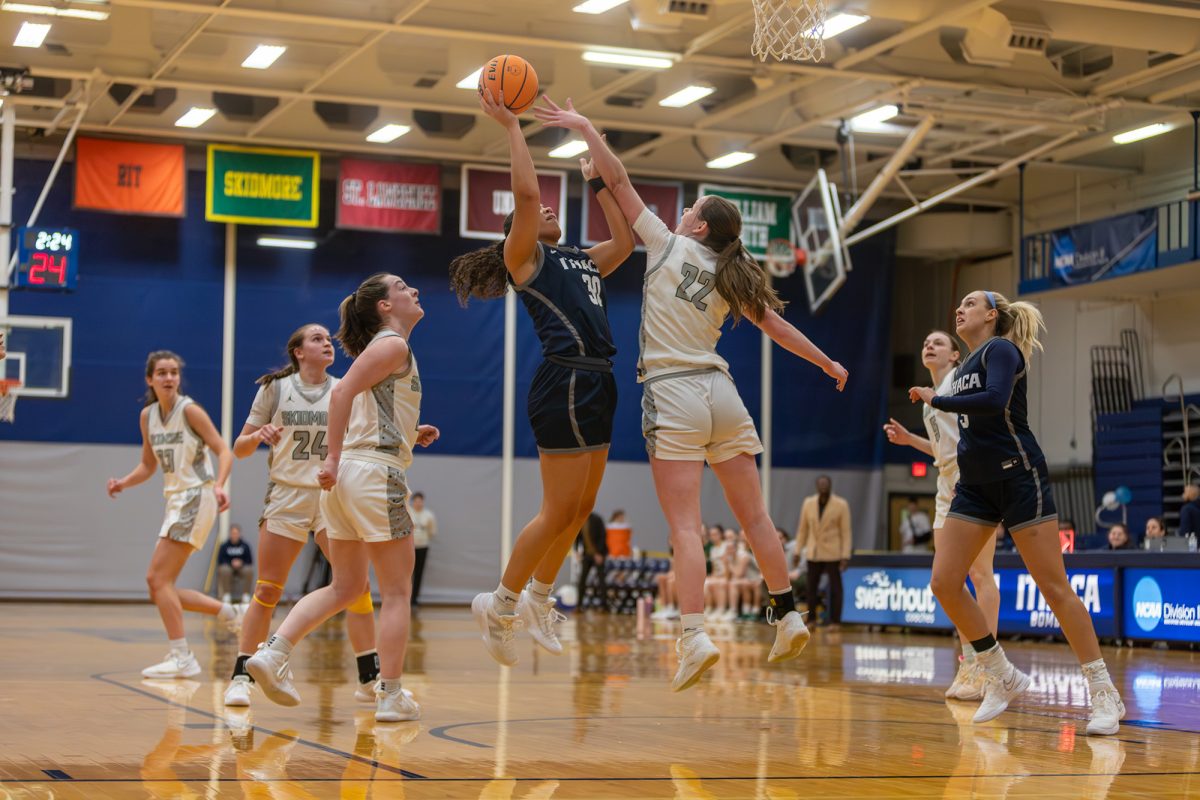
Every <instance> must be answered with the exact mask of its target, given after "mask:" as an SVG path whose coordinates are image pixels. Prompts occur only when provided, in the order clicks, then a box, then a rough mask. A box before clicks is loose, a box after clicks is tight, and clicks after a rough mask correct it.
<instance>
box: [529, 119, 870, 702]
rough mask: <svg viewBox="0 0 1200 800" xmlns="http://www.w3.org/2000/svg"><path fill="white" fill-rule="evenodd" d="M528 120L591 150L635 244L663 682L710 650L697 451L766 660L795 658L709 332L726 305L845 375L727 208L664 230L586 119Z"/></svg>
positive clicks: (702, 665)
mask: <svg viewBox="0 0 1200 800" xmlns="http://www.w3.org/2000/svg"><path fill="white" fill-rule="evenodd" d="M546 104H547V105H546V106H545V107H544V108H539V109H538V112H537V116H538V119H539V120H541V121H542V122H543V123H545V124H547V125H552V126H558V127H564V128H570V129H572V130H577V131H579V132H580V133H581V134H582V135H583V137H584V139H585V140H586V141H587V143H588V146H589V151H590V153H591V156H592V161H593V163H594V164H595V165H596V168H597V169H598V170H599V171H600V176H601V177H602V178H603V179H604V182H605V183H606V184H607V185H608V186H609V188H610V189H611V190H612V192H613V195H614V196H615V197H616V198H617V202H618V203H619V204H620V206H621V211H622V212H623V213H624V214H625V218H626V219H627V220H629V222H631V223H632V224H633V229H634V231H635V232H637V234H638V235H639V236H641V237H642V241H643V242H645V243H646V265H647V269H646V276H645V282H644V287H643V295H642V296H643V301H642V326H641V335H640V337H639V339H640V343H641V357H640V358H639V359H638V380H639V381H640V382H641V383H643V385H644V388H643V397H642V410H643V418H642V432H643V434H644V435H645V437H646V449H647V451H648V452H649V454H650V467H651V471H652V473H653V474H654V485H655V489H656V490H657V492H658V500H659V504H660V505H661V506H662V509H663V514H664V515H665V516H666V518H667V524H668V525H669V526H670V528H671V544H672V545H673V546H674V548H675V559H676V571H677V574H678V576H679V583H678V592H679V602H680V612H681V615H680V619H681V621H682V623H683V636H682V637H681V638H680V640H679V642H678V644H677V647H676V650H677V652H678V653H679V669H678V671H677V672H676V674H675V680H674V681H673V683H672V688H673V689H674V690H675V691H680V690H683V689H686V688H688V687H689V686H692V685H694V684H695V683H696V682H697V681H698V680H699V679H700V676H701V675H702V674H703V672H704V670H706V669H708V668H709V667H710V666H712V665H713V664H715V663H716V661H717V659H718V658H719V657H720V653H719V651H718V650H717V648H716V646H715V645H713V643H712V641H711V640H710V639H709V638H708V635H707V634H706V633H705V632H704V552H703V550H702V549H701V545H700V537H699V535H698V534H699V527H698V526H699V525H700V484H701V478H702V476H703V472H704V462H705V461H707V462H708V463H709V465H710V466H711V467H712V470H713V472H714V474H716V476H717V479H718V480H719V481H720V482H721V486H722V487H723V488H724V490H725V497H726V499H727V500H728V502H729V505H730V508H731V510H732V511H733V513H734V516H735V517H737V520H738V522H739V524H740V525H741V527H742V528H743V529H744V530H745V531H746V539H747V541H748V542H749V543H750V547H751V548H752V549H753V551H754V555H755V558H756V559H757V560H758V564H759V568H760V569H761V570H762V573H763V577H764V578H765V579H766V583H767V588H768V589H769V591H770V596H769V598H768V614H767V619H768V621H769V622H771V623H772V624H774V625H775V645H774V647H773V648H772V649H771V653H770V655H769V657H768V659H767V660H768V661H771V662H776V661H783V660H785V659H789V658H795V657H796V656H798V655H799V654H800V651H801V650H803V648H804V645H805V644H807V642H808V638H809V632H808V629H807V628H806V627H805V625H804V620H803V619H802V618H801V616H800V614H799V612H797V611H796V610H795V605H794V601H793V598H792V585H791V581H790V580H789V579H788V571H787V561H786V559H785V558H784V555H783V547H782V546H781V545H780V544H779V535H778V534H777V533H776V532H775V525H774V523H773V522H772V521H771V518H770V516H769V515H768V514H767V508H766V503H765V502H764V501H763V497H762V491H761V487H760V484H759V476H758V465H757V464H756V463H755V460H754V456H755V455H756V454H758V453H760V452H762V444H761V443H760V442H759V439H758V433H757V432H756V431H755V429H754V422H753V421H752V420H751V419H750V415H749V413H747V411H746V407H745V405H744V404H743V403H742V400H741V398H740V397H739V396H738V392H737V387H735V386H734V384H733V379H732V378H731V377H730V375H729V367H728V365H727V364H726V363H725V360H724V359H722V358H721V356H719V355H718V354H717V351H716V344H717V339H718V338H719V337H720V335H721V326H722V324H723V323H724V321H725V318H726V317H727V316H732V317H733V320H734V323H735V324H736V323H737V322H739V321H740V320H741V319H742V318H743V317H746V318H749V319H750V321H751V322H753V323H754V324H755V325H757V326H758V327H759V328H761V329H762V331H763V332H764V333H766V334H767V335H768V336H769V337H771V339H772V340H774V341H775V342H776V343H777V344H779V345H780V346H781V347H783V348H784V349H785V350H787V351H789V352H790V353H793V354H794V355H797V356H799V357H801V358H803V359H805V360H807V361H810V362H812V363H813V364H816V365H817V366H819V367H820V368H821V369H822V370H823V371H824V372H825V373H826V374H827V375H829V376H830V377H831V378H833V379H834V380H835V381H836V382H837V388H838V390H839V391H841V389H842V388H843V387H844V386H845V383H846V378H847V372H846V370H845V369H844V368H843V367H842V365H841V364H838V363H837V362H836V361H833V360H832V359H830V358H829V357H828V356H827V355H825V354H824V353H823V352H821V350H820V348H818V347H817V346H816V345H814V344H813V343H812V342H810V341H809V340H808V338H807V337H806V336H805V335H804V334H802V333H801V332H800V331H799V330H797V329H796V328H795V327H794V326H792V325H791V324H789V323H788V322H786V321H785V320H784V319H783V317H781V316H779V313H778V312H779V310H781V309H782V308H783V303H782V301H780V300H779V298H778V297H777V296H776V294H775V292H774V291H773V290H772V289H771V288H770V286H769V285H768V282H767V278H766V275H765V273H764V272H763V271H762V268H761V267H760V266H759V264H758V263H757V262H756V261H754V259H753V258H751V257H750V255H749V254H748V253H747V252H746V250H745V248H744V247H743V246H742V241H741V238H740V234H741V229H742V218H741V214H740V213H739V212H738V210H737V207H736V206H734V205H733V204H732V203H730V202H729V201H728V200H725V199H723V198H720V197H713V196H708V197H700V198H698V199H697V200H696V202H695V203H694V204H693V205H692V207H691V208H688V209H686V210H685V211H684V213H683V216H682V218H681V219H680V221H679V225H678V227H676V229H675V232H673V233H672V232H671V231H670V230H668V229H667V226H666V225H664V224H663V223H662V221H661V220H660V219H659V218H658V217H656V216H655V215H654V214H653V213H651V212H650V211H649V210H648V209H647V208H646V205H645V203H643V202H642V199H641V198H640V197H639V196H638V194H637V192H636V191H635V190H634V189H633V187H632V186H631V185H630V182H629V176H628V175H627V174H626V173H625V168H624V167H623V166H622V165H621V162H620V161H619V160H618V159H617V157H616V156H614V155H613V154H612V152H611V151H610V150H609V149H608V146H607V145H606V144H605V142H604V140H603V138H602V137H601V136H600V134H599V132H598V131H597V130H596V128H595V127H594V126H593V125H592V124H591V122H589V121H588V120H587V119H586V118H585V117H583V116H581V115H580V114H577V113H575V110H574V108H573V107H572V106H571V103H570V101H567V108H566V109H565V110H564V109H561V108H559V107H558V106H556V105H554V104H553V103H552V102H550V101H549V99H547V100H546Z"/></svg>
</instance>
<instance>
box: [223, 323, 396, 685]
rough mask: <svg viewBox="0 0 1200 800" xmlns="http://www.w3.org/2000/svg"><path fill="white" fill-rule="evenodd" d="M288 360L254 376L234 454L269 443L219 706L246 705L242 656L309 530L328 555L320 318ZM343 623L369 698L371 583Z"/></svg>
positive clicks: (291, 343)
mask: <svg viewBox="0 0 1200 800" xmlns="http://www.w3.org/2000/svg"><path fill="white" fill-rule="evenodd" d="M286 352H287V355H288V365H287V366H286V367H284V368H283V369H280V370H277V371H275V372H271V373H268V374H266V375H263V376H262V377H261V378H259V379H258V384H259V387H258V394H257V395H255V397H254V405H253V406H251V408H250V416H249V417H247V419H246V424H245V426H243V428H242V432H241V435H239V436H238V438H237V440H236V441H235V442H234V443H233V454H234V456H236V457H237V458H247V457H249V456H250V455H251V454H253V453H254V451H255V450H257V449H258V446H259V445H260V444H266V445H267V446H268V447H269V448H270V454H269V455H268V456H267V464H268V468H269V470H270V482H269V483H268V484H267V497H266V501H265V504H264V505H265V507H264V508H263V512H262V518H261V519H260V520H259V523H258V575H257V580H256V582H255V585H254V600H253V602H252V603H251V604H250V608H249V609H247V611H246V616H245V619H244V620H243V621H242V633H241V637H240V639H239V642H238V656H237V661H236V663H235V664H234V667H233V677H232V679H231V680H230V682H229V687H228V688H227V689H226V690H225V705H227V706H235V707H236V706H248V705H250V685H251V684H252V683H253V681H252V680H251V679H250V675H249V674H248V673H247V672H246V660H247V659H249V658H250V656H251V654H252V653H253V652H254V648H255V647H256V646H257V645H258V644H260V643H262V642H265V641H266V640H267V633H268V632H269V631H270V629H271V616H272V615H273V614H274V611H275V606H276V604H277V603H278V602H279V598H280V596H281V595H282V594H283V587H284V585H285V584H286V583H287V577H288V573H289V572H291V569H292V565H293V564H294V563H295V562H296V557H297V556H299V555H300V551H301V550H303V549H304V544H305V543H306V542H307V541H308V535H309V533H313V534H315V537H316V542H317V546H318V547H320V548H321V551H322V552H323V553H325V557H326V558H328V557H329V545H328V540H327V538H326V535H325V521H324V519H323V518H322V517H321V510H320V508H319V506H320V500H321V486H320V484H319V483H317V470H319V469H320V468H321V462H322V461H323V460H324V458H325V455H326V451H325V438H326V425H327V422H328V415H329V395H330V392H331V390H332V389H333V387H334V386H335V385H336V384H337V378H335V377H333V376H332V375H330V374H329V373H328V372H327V370H328V369H329V367H330V365H331V364H333V359H334V354H333V340H332V339H331V338H330V337H329V331H328V330H326V329H325V326H323V325H315V324H310V325H304V326H301V327H300V328H299V329H297V330H296V331H295V332H294V333H293V334H292V335H291V336H290V337H289V338H288V343H287V351H286ZM347 612H349V613H347V615H346V630H347V632H348V634H349V638H350V645H351V647H353V648H354V656H355V660H356V662H357V664H358V688H357V689H356V691H355V693H354V697H355V699H356V700H359V701H360V702H364V703H373V702H375V688H374V684H375V679H376V678H378V677H379V656H378V654H377V653H376V652H375V614H374V606H373V604H372V602H371V592H370V586H369V585H368V586H367V587H365V589H364V591H363V593H362V596H360V597H359V598H358V599H357V600H355V601H354V603H352V604H351V605H350V607H349V608H348V609H347Z"/></svg>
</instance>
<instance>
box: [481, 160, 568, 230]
mask: <svg viewBox="0 0 1200 800" xmlns="http://www.w3.org/2000/svg"><path fill="white" fill-rule="evenodd" d="M509 175H510V173H509V170H508V169H507V168H505V167H486V166H480V165H478V164H463V168H462V199H461V201H460V205H461V208H460V209H459V220H458V232H459V235H461V236H462V237H464V238H466V239H496V240H498V239H503V238H504V218H505V217H507V216H508V214H509V212H510V211H512V210H513V194H512V185H511V181H510V179H509ZM538 186H539V187H540V188H541V190H542V205H545V206H549V207H550V208H552V209H554V213H555V214H556V215H558V224H559V227H561V228H562V231H563V236H566V234H567V173H565V172H560V171H558V170H538Z"/></svg>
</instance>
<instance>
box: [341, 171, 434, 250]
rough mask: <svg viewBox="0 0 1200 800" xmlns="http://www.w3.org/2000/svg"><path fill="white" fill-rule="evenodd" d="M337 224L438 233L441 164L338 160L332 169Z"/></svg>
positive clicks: (352, 226) (347, 226) (370, 229)
mask: <svg viewBox="0 0 1200 800" xmlns="http://www.w3.org/2000/svg"><path fill="white" fill-rule="evenodd" d="M337 227H339V228H349V229H352V230H360V231H404V232H407V233H441V231H442V169H441V167H439V166H438V165H437V164H400V163H397V162H394V161H365V160H363V159H358V158H343V159H342V160H341V164H340V166H339V168H338V202H337Z"/></svg>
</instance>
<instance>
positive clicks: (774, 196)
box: [700, 183, 794, 261]
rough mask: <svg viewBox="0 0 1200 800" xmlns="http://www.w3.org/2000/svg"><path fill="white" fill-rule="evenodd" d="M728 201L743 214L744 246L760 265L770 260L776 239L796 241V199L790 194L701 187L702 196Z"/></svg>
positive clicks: (735, 188) (709, 185)
mask: <svg viewBox="0 0 1200 800" xmlns="http://www.w3.org/2000/svg"><path fill="white" fill-rule="evenodd" d="M706 194H715V195H716V196H718V197H724V198H725V199H726V200H728V201H729V202H731V203H733V204H734V205H735V206H737V207H738V210H739V211H740V212H742V245H743V246H744V247H745V248H746V250H748V251H749V252H750V255H752V256H754V257H755V258H757V259H758V260H759V261H764V260H766V257H767V245H768V244H769V243H770V242H771V240H772V239H789V240H790V239H791V237H792V199H793V197H794V195H792V194H789V193H788V192H772V191H770V190H768V189H741V188H738V187H734V186H718V185H716V184H712V183H702V184H700V195H701V196H704V195H706Z"/></svg>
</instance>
